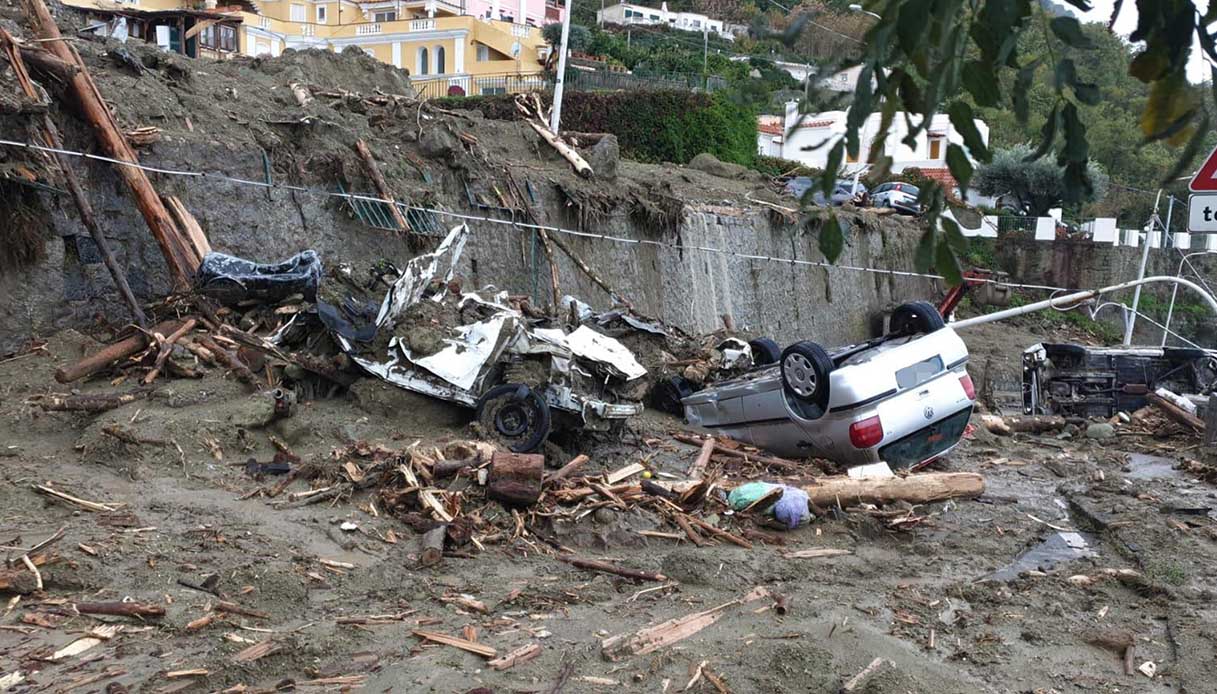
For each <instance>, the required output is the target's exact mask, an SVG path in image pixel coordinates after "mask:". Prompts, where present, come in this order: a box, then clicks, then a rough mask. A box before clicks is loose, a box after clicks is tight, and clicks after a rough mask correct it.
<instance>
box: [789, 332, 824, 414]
mask: <svg viewBox="0 0 1217 694" xmlns="http://www.w3.org/2000/svg"><path fill="white" fill-rule="evenodd" d="M832 370H833V363H832V357H830V356H828V352H827V351H825V350H824V348H823V347H821V346H820V345H818V344H816V343H814V342H808V341H806V340H804V341H802V342H796V343H794V344H793V345H790V346H789V347H787V348H786V349H785V351H783V352H782V385H783V386H784V387H785V388H786V390H787V391H789V392H790V394H791V395H793V396H794V397H795V398H797V399H799V400H801V401H803V402H808V403H813V404H815V405H819V406H820V408H822V409H826V408H827V407H828V375H829V374H830V373H832Z"/></svg>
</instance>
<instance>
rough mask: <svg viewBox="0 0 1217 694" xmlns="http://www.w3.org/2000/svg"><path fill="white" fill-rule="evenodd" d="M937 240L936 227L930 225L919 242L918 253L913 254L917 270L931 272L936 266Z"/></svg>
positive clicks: (914, 265)
mask: <svg viewBox="0 0 1217 694" xmlns="http://www.w3.org/2000/svg"><path fill="white" fill-rule="evenodd" d="M937 240H938V239H937V236H936V234H935V233H934V227H933V225H930V228H928V229H926V230H925V233H924V234H922V235H921V240H920V241H918V242H917V253H916V254H915V255H914V256H913V268H914V269H916V270H917V272H929V271H930V269H931V268H932V267H933V266H934V243H935V241H937Z"/></svg>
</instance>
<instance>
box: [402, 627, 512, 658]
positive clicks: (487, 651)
mask: <svg viewBox="0 0 1217 694" xmlns="http://www.w3.org/2000/svg"><path fill="white" fill-rule="evenodd" d="M410 633H412V634H414V635H415V636H417V637H418V638H420V639H423V640H425V641H433V642H435V643H442V644H444V645H445V646H452V647H454V648H459V649H461V650H462V651H468V652H470V653H473V654H475V655H480V656H482V657H483V658H493V657H495V656H496V655H498V651H496V650H495V649H493V648H491V647H490V646H486V645H484V644H480V643H477V642H476V641H470V640H469V639H461V638H457V637H455V636H448V635H447V634H440V633H438V632H434V631H424V630H422V629H415V630H413V631H411V632H410Z"/></svg>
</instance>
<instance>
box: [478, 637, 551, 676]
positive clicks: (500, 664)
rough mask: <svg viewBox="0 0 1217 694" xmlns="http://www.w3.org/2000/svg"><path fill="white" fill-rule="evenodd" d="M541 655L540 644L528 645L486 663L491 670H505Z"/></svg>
mask: <svg viewBox="0 0 1217 694" xmlns="http://www.w3.org/2000/svg"><path fill="white" fill-rule="evenodd" d="M538 655H541V644H539V643H529V644H525V645H523V646H520V647H519V648H517V649H515V650H514V651H511V652H510V653H504V654H503V655H501V656H499V657H497V658H495V659H494V660H492V661H490V662H488V663H486V665H487V666H488V667H489V668H490V669H491V670H506V669H508V668H510V667H513V666H515V665H518V664H520V663H526V662H528V661H530V660H532V659H533V658H536V657H537V656H538Z"/></svg>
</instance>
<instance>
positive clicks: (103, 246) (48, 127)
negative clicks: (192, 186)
mask: <svg viewBox="0 0 1217 694" xmlns="http://www.w3.org/2000/svg"><path fill="white" fill-rule="evenodd" d="M0 42H3V44H4V50H5V52H6V53H7V54H8V59H9V62H10V63H11V64H12V66H13V71H14V72H15V73H16V74H17V82H18V83H19V84H20V85H21V89H22V91H24V92H25V95H26V96H28V97H29V98H31V99H34V100H35V101H38V100H40V99H41V96H40V95H39V94H38V91H37V90H36V89H34V85H33V84H32V83H31V82H30V80H29V73H28V72H26V70H25V65H24V63H23V61H22V55H23V54H29V55H37V56H39V57H42V58H44V59H45V60H44V63H43V65H44V68H43V69H48V68H47V67H46V66H47V65H55V66H67V67H70V68H73V71H70V72H62V71H58V72H56V75H57V76H58V77H59V78H60V79H71V78H72V77H74V76H75V75H76V73H77V71H78V70H75V68H76V66H74V65H71V64H70V63H67V62H64V61H62V60H60V59H59V58H56V57H55V56H53V55H51V54H50V53H48V52H47V51H43V50H37V51H24V50H18V46H17V44H16V42H15V41H14V40H13V37H12V36H11V35H10V34H9V33H8V32H7V31H5V30H4V29H3V28H2V27H0ZM56 69H57V70H58V69H59V68H58V67H57V68H56ZM42 129H43V137H44V139H45V140H46V143H47V145H49V146H50V147H52V148H54V149H63V138H61V137H60V136H59V130H58V128H56V127H55V121H53V120H51V115H50V114H49V113H44V114H42ZM55 161H56V163H58V164H59V169H60V171H62V172H63V180H64V183H65V184H66V185H67V187H68V192H69V193H70V194H71V195H72V201H73V202H74V203H76V210H77V211H78V212H80V221H81V222H82V223H83V224H84V226H85V229H86V230H88V232H89V236H90V237H91V238H92V239H93V243H95V244H97V252H98V253H100V254H101V260H102V262H103V263H104V264H105V266H106V269H107V270H109V271H110V277H112V278H114V284H115V286H117V287H118V293H119V294H121V295H122V297H123V301H125V302H126V303H127V308H128V309H130V310H131V316H132V317H133V318H134V319H135V322H136V323H137V324H138V325H139V326H140V327H141V328H146V327H148V317H147V316H145V315H144V312H143V310H142V309H141V308H140V306H139V302H138V301H136V300H135V294H133V293H132V292H131V285H129V284H127V277H126V275H124V274H123V271H122V268H120V267H119V266H118V261H116V260H114V253H113V252H112V251H111V250H110V242H109V241H107V240H106V237H105V235H104V234H102V233H101V228H99V227H98V226H97V218H96V216H94V214H93V205H92V204H90V203H89V199H88V198H87V197H86V196H85V193H84V190H83V189H82V188H81V187H80V181H79V180H77V178H76V173H75V172H74V171H73V170H72V168H71V166H70V165H69V164H68V158H67V155H64V154H58V153H56V154H55Z"/></svg>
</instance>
